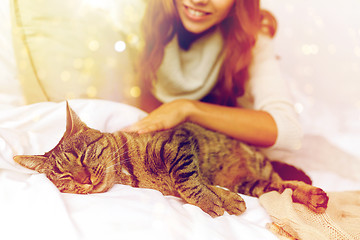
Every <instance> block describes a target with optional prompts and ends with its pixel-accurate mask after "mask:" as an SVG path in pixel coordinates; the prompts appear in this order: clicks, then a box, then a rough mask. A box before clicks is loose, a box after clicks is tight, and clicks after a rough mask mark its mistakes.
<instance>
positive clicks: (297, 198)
mask: <svg viewBox="0 0 360 240" xmlns="http://www.w3.org/2000/svg"><path fill="white" fill-rule="evenodd" d="M293 200H294V202H299V203H302V204H304V205H306V206H307V207H308V208H310V210H312V211H314V212H316V213H324V212H325V211H326V208H327V204H328V201H329V197H328V196H327V194H326V192H324V190H322V189H321V188H317V187H313V186H310V185H308V186H307V187H306V188H305V189H301V188H297V189H295V191H294V193H293Z"/></svg>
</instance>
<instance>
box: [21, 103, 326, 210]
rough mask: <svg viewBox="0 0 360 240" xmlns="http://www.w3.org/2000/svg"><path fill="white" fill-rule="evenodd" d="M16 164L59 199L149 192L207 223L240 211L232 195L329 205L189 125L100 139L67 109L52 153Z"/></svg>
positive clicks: (228, 142) (246, 149)
mask: <svg viewBox="0 0 360 240" xmlns="http://www.w3.org/2000/svg"><path fill="white" fill-rule="evenodd" d="M14 160H15V161H16V162H18V163H20V164H21V165H23V166H25V167H28V168H30V169H34V170H36V171H38V172H40V173H45V174H46V176H47V177H48V178H49V179H50V180H51V181H52V182H53V183H54V184H55V185H56V186H57V187H58V188H59V190H60V191H62V192H69V193H80V194H87V193H97V192H104V191H107V190H109V189H110V188H111V187H112V186H113V185H114V184H118V183H119V184H126V185H131V186H133V187H140V188H152V189H156V190H159V191H160V192H162V193H163V194H164V195H174V196H178V197H181V198H182V199H184V200H185V201H186V202H188V203H191V204H194V205H196V206H199V207H200V208H201V209H203V210H204V211H205V212H207V213H208V214H210V215H211V216H219V215H222V214H223V213H224V211H227V212H229V213H230V214H236V215H238V214H241V213H242V212H243V211H245V203H244V201H243V199H242V198H241V197H240V196H239V194H237V193H243V194H247V195H250V196H256V197H259V196H260V195H262V194H263V193H266V192H269V191H278V192H282V191H284V189H285V188H291V189H292V190H293V200H294V201H295V202H299V203H303V204H305V205H307V206H308V207H309V208H310V209H312V210H313V211H315V212H324V211H325V209H326V207H327V202H328V197H327V195H326V193H325V192H324V191H322V190H321V189H319V188H316V187H313V186H311V185H308V184H305V183H303V182H300V181H283V180H282V179H281V178H280V176H279V175H278V174H277V173H276V172H275V171H274V168H273V167H272V164H271V162H270V161H269V160H267V158H266V157H265V156H264V155H263V154H261V153H260V152H259V151H257V150H256V149H255V148H254V147H251V146H249V145H247V144H244V143H242V142H239V141H237V140H234V139H232V138H229V137H227V136H225V135H223V134H219V133H215V132H213V131H209V130H206V129H204V128H202V127H200V126H198V125H195V124H192V123H184V124H181V125H180V126H178V127H176V128H174V129H171V130H167V131H161V132H154V133H148V134H142V135H138V134H136V133H129V132H115V133H113V134H110V133H101V132H100V131H97V130H94V129H91V128H89V127H87V126H86V125H85V124H84V123H83V122H81V120H80V119H79V118H78V116H77V115H76V114H75V112H73V110H71V108H70V107H69V106H67V129H66V132H65V134H64V136H63V138H62V139H61V140H60V142H59V144H58V145H57V146H56V147H55V148H54V149H53V150H51V151H50V152H48V153H45V155H38V156H15V157H14ZM218 186H222V187H224V188H227V189H229V190H230V191H229V190H226V189H224V188H221V187H218Z"/></svg>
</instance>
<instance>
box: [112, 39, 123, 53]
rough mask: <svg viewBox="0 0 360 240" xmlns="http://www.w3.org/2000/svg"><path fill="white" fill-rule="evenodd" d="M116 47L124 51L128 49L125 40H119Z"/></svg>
mask: <svg viewBox="0 0 360 240" xmlns="http://www.w3.org/2000/svg"><path fill="white" fill-rule="evenodd" d="M114 48H115V51H117V52H124V51H125V50H126V43H125V42H124V41H117V42H116V43H115V46H114Z"/></svg>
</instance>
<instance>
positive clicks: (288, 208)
mask: <svg viewBox="0 0 360 240" xmlns="http://www.w3.org/2000/svg"><path fill="white" fill-rule="evenodd" d="M291 195H292V190H291V189H286V190H285V191H284V192H283V193H282V194H280V193H278V192H270V193H267V194H264V195H263V196H261V197H260V203H261V204H262V205H263V207H264V208H265V209H266V211H267V212H268V213H269V215H270V216H271V218H272V220H273V221H274V222H273V223H271V224H268V226H267V227H268V228H269V229H270V231H272V232H273V233H274V234H275V235H277V236H278V238H279V239H281V240H285V239H301V240H325V239H326V240H331V239H334V240H335V239H336V240H342V239H344V240H345V239H346V240H357V239H360V191H351V192H350V191H349V192H331V193H328V196H329V198H330V199H329V204H328V209H327V210H326V212H325V213H323V214H316V213H314V212H312V211H310V210H309V209H308V208H307V207H305V206H304V205H302V204H298V203H293V202H292V199H291Z"/></svg>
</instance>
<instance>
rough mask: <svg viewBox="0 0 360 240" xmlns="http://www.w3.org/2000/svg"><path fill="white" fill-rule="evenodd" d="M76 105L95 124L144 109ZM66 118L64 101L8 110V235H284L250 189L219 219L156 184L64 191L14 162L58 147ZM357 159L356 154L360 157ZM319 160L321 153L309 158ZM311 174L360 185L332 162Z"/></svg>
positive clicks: (0, 183)
mask: <svg viewBox="0 0 360 240" xmlns="http://www.w3.org/2000/svg"><path fill="white" fill-rule="evenodd" d="M70 105H71V107H72V108H73V109H74V110H75V111H76V112H77V113H78V114H79V116H80V118H82V119H83V121H85V122H86V123H87V124H88V126H90V127H93V128H96V129H99V130H102V131H107V132H112V131H114V130H117V129H120V128H121V127H124V126H127V125H128V124H130V123H132V122H134V121H136V120H137V119H139V118H141V117H143V116H144V113H143V112H141V111H140V110H137V109H135V108H132V107H129V106H127V105H123V104H120V103H114V102H109V101H102V100H73V101H70ZM65 118H66V116H65V103H64V102H62V103H39V104H34V105H29V106H23V107H14V108H10V109H7V110H2V111H0V212H1V214H0V226H1V231H0V238H1V239H84V240H85V239H99V238H100V239H143V238H146V239H179V240H180V239H276V237H275V236H274V235H273V234H272V233H270V232H269V231H268V230H267V229H266V228H265V225H266V223H269V222H271V220H270V218H269V216H268V214H267V213H266V212H265V210H264V209H263V208H262V207H261V206H260V205H259V202H258V199H256V198H252V197H247V196H244V198H245V201H246V204H247V207H248V209H247V211H246V212H245V213H244V214H243V215H241V216H230V215H228V214H225V215H224V216H222V217H218V218H215V219H213V218H211V217H209V216H208V215H207V214H205V213H204V212H202V211H201V210H200V209H199V208H197V207H195V206H192V205H189V204H185V203H184V202H183V201H181V200H180V199H178V198H175V197H171V196H167V197H164V196H163V195H162V194H161V193H160V192H158V191H155V190H150V189H135V188H132V187H129V186H122V185H116V186H114V187H113V188H112V189H111V190H110V191H109V192H106V193H101V194H92V195H75V194H64V193H60V192H59V191H58V190H57V188H56V187H55V186H54V185H53V184H52V183H51V182H50V181H49V180H48V179H47V178H46V177H45V176H44V175H43V174H38V173H36V172H33V171H31V170H27V169H25V168H23V167H21V166H19V165H17V164H16V163H14V161H13V160H12V156H13V155H16V154H43V153H44V152H46V151H48V150H50V149H52V148H53V147H54V146H55V145H56V144H57V142H58V141H59V140H60V138H61V136H62V134H63V132H64V131H65ZM311 138H312V137H311V136H310V140H312V141H315V142H312V144H311V146H312V149H309V146H308V147H306V146H305V147H306V148H308V149H305V150H306V152H307V153H309V151H310V152H313V150H315V149H316V144H317V146H319V144H321V142H322V141H323V139H322V138H315V139H311ZM325 147H326V146H325ZM305 150H304V151H305ZM319 150H320V151H323V150H324V149H319ZM304 156H306V154H305V153H302V152H301V151H300V152H299V153H298V155H296V156H295V157H294V158H293V161H295V163H299V165H301V164H304V162H303V163H301V161H303V160H302V157H304ZM309 156H310V154H307V157H309ZM339 156H340V155H337V157H339ZM343 156H345V157H347V156H348V155H347V154H346V153H344V155H343ZM355 159H356V157H354V159H350V160H349V158H348V160H349V162H352V163H353V164H359V161H356V160H355ZM312 160H313V161H314V160H316V159H306V160H305V162H311V161H312ZM325 169H326V168H325ZM310 174H311V175H312V177H313V178H314V180H315V184H317V185H318V186H321V187H324V188H325V189H328V190H331V191H338V190H352V189H360V184H359V183H358V181H356V178H358V176H352V177H353V178H351V176H349V177H348V178H345V177H342V176H340V175H338V174H336V173H335V172H333V171H331V168H329V169H328V170H325V171H324V170H321V169H316V167H313V168H312V170H311V171H310ZM5 236H6V237H5ZM50 236H51V237H50Z"/></svg>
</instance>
